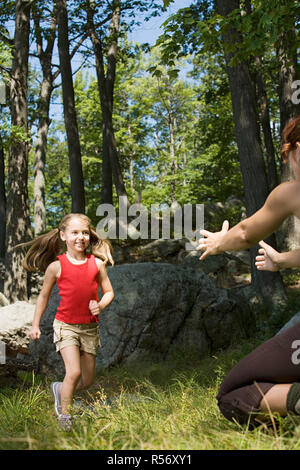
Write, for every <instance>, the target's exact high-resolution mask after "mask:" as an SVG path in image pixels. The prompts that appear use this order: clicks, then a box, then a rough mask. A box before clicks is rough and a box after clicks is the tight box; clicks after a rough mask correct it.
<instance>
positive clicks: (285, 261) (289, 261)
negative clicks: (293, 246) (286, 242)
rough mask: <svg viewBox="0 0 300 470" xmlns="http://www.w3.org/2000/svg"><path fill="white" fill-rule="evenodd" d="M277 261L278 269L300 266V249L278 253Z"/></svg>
mask: <svg viewBox="0 0 300 470" xmlns="http://www.w3.org/2000/svg"><path fill="white" fill-rule="evenodd" d="M275 262H276V264H277V266H278V269H287V268H297V267H299V266H300V250H292V251H286V252H284V253H278V255H277V257H276V260H275Z"/></svg>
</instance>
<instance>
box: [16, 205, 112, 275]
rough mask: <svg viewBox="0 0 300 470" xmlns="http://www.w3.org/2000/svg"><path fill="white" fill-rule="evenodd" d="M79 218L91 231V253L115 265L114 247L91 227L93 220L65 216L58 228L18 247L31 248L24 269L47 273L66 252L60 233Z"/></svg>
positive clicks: (80, 216) (83, 217)
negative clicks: (50, 265)
mask: <svg viewBox="0 0 300 470" xmlns="http://www.w3.org/2000/svg"><path fill="white" fill-rule="evenodd" d="M73 217H77V218H80V219H82V220H84V221H85V222H86V223H87V224H88V226H89V229H90V246H89V251H90V252H91V253H92V254H93V255H94V256H96V257H97V258H100V259H102V260H103V261H104V262H105V263H107V262H108V261H109V262H110V263H111V264H112V265H114V260H113V258H112V252H113V249H112V246H111V243H110V242H109V241H108V240H102V239H101V238H100V237H99V235H98V233H97V232H96V230H95V229H94V228H93V227H91V220H90V218H89V217H87V216H86V215H84V214H76V213H73V214H67V215H65V216H64V217H63V218H62V220H61V222H60V224H59V227H58V228H55V229H53V230H51V231H50V232H48V233H45V234H43V235H39V236H38V237H36V238H35V239H34V240H31V241H30V242H27V243H21V244H19V245H17V246H16V247H15V248H17V247H25V246H30V245H31V246H30V248H29V250H28V252H27V253H26V255H25V258H24V260H23V267H24V269H26V271H34V272H45V271H46V269H47V267H48V266H49V264H50V263H52V262H53V261H55V260H56V259H57V255H59V254H62V253H64V252H65V245H64V243H63V241H62V240H61V238H60V235H59V232H60V231H62V232H64V231H65V230H66V228H67V225H68V223H69V221H70V220H71V219H72V218H73Z"/></svg>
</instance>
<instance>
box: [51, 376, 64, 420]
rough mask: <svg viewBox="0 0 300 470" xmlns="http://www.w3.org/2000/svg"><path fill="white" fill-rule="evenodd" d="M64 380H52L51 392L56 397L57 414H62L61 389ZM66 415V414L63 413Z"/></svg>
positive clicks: (55, 407)
mask: <svg viewBox="0 0 300 470" xmlns="http://www.w3.org/2000/svg"><path fill="white" fill-rule="evenodd" d="M61 386H62V382H52V384H51V386H50V387H51V392H52V395H53V397H54V409H55V413H56V414H57V416H60V415H61V401H60V391H61ZM63 416H64V415H63Z"/></svg>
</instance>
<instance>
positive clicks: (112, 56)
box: [87, 0, 129, 206]
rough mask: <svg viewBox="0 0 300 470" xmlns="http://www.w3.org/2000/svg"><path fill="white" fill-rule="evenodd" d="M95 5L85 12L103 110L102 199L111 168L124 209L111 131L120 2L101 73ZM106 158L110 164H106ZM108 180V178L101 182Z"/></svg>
mask: <svg viewBox="0 0 300 470" xmlns="http://www.w3.org/2000/svg"><path fill="white" fill-rule="evenodd" d="M94 4H95V2H94V1H93V0H90V2H89V7H88V11H87V16H88V27H89V35H90V39H91V41H92V44H93V49H94V53H95V58H96V71H97V80H98V88H99V96H100V103H101V110H102V119H103V155H102V158H103V185H107V189H105V190H102V198H103V197H104V196H105V195H106V197H110V194H112V191H111V188H110V184H111V183H110V181H111V177H110V176H109V169H110V168H111V171H112V175H113V180H114V184H115V188H116V192H117V195H118V196H119V197H120V196H123V197H125V200H126V202H127V206H129V201H128V196H127V192H126V187H125V184H124V180H123V176H122V171H121V166H120V161H119V155H118V149H117V144H116V141H115V134H114V129H113V119H112V114H113V93H114V85H115V74H116V62H117V38H118V33H119V27H120V0H116V2H115V7H114V11H113V15H112V20H111V24H110V33H109V36H110V37H109V39H110V45H109V48H108V53H107V72H106V75H105V71H104V57H103V49H102V43H101V40H100V38H99V36H98V35H97V33H96V30H95V25H94V8H95V6H94ZM108 156H109V161H110V164H109V163H108V161H107V157H108ZM104 178H107V179H104ZM102 202H107V203H112V196H111V200H103V199H102Z"/></svg>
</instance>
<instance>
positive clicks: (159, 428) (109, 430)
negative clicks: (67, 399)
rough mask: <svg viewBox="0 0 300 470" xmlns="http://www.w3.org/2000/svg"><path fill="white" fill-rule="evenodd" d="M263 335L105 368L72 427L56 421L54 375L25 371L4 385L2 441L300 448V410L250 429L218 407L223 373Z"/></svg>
mask: <svg viewBox="0 0 300 470" xmlns="http://www.w3.org/2000/svg"><path fill="white" fill-rule="evenodd" d="M260 342H261V338H257V339H256V340H252V341H246V342H244V343H243V344H242V345H241V346H240V347H239V348H238V349H232V350H230V351H227V352H225V353H224V352H223V353H220V354H217V355H215V356H214V357H211V358H208V359H205V360H199V358H197V355H195V354H191V353H190V354H188V353H185V354H178V356H173V357H172V358H171V359H170V360H169V361H167V362H164V363H159V364H143V365H139V367H138V368H133V367H131V368H125V367H114V368H111V369H110V370H105V371H100V372H99V373H98V374H97V377H96V381H95V384H94V385H93V387H92V388H91V389H90V391H89V395H88V397H83V396H81V399H82V401H83V403H84V405H81V406H80V407H79V408H78V409H77V410H76V411H75V413H76V414H77V416H78V419H77V421H76V424H75V425H74V427H73V429H72V430H71V431H70V432H67V431H63V430H61V429H60V428H59V426H58V424H57V421H56V417H55V414H54V408H53V399H52V396H51V394H50V389H49V386H50V380H49V379H47V378H45V377H41V376H38V377H35V376H34V375H32V374H29V373H20V375H19V384H18V385H17V386H16V387H13V388H5V389H1V391H0V449H33V450H35V449H40V450H46V449H48V450H50V449H51V450H52V449H58V450H59V449H65V450H71V449H72V450H79V449H80V450H88V449H90V450H96V449H112V450H119V449H129V450H133V449H137V450H140V449H141V450H145V449H159V450H171V449H172V450H176V449H182V450H185V449H186V450H193V449H207V450H212V449H218V450H219V449H223V450H224V449H226V450H229V449H253V450H254V449H255V450H258V449H260V450H262V449H274V450H275V449H276V450H279V449H280V450H291V449H300V417H299V419H298V418H295V417H287V418H284V419H280V418H278V419H276V427H275V428H273V427H272V426H271V427H269V428H267V427H266V426H265V427H264V426H261V427H259V428H257V429H255V430H254V431H249V430H248V428H247V426H239V425H237V424H235V423H231V422H229V421H227V420H226V419H225V418H224V417H223V416H222V415H221V414H220V412H219V409H218V407H217V403H216V400H215V396H216V393H217V390H218V386H219V384H220V382H221V380H222V378H223V376H224V375H225V374H226V372H227V371H228V370H230V368H231V367H232V365H233V364H234V363H235V362H236V361H238V360H239V359H240V358H241V357H243V356H244V355H245V354H247V353H248V352H250V351H251V350H252V349H253V348H254V347H255V346H256V345H257V344H259V343H260ZM108 398H109V399H110V400H111V401H110V402H109V404H103V402H105V400H107V399H108ZM91 405H92V406H93V408H92V409H91V408H89V407H88V406H91Z"/></svg>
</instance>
